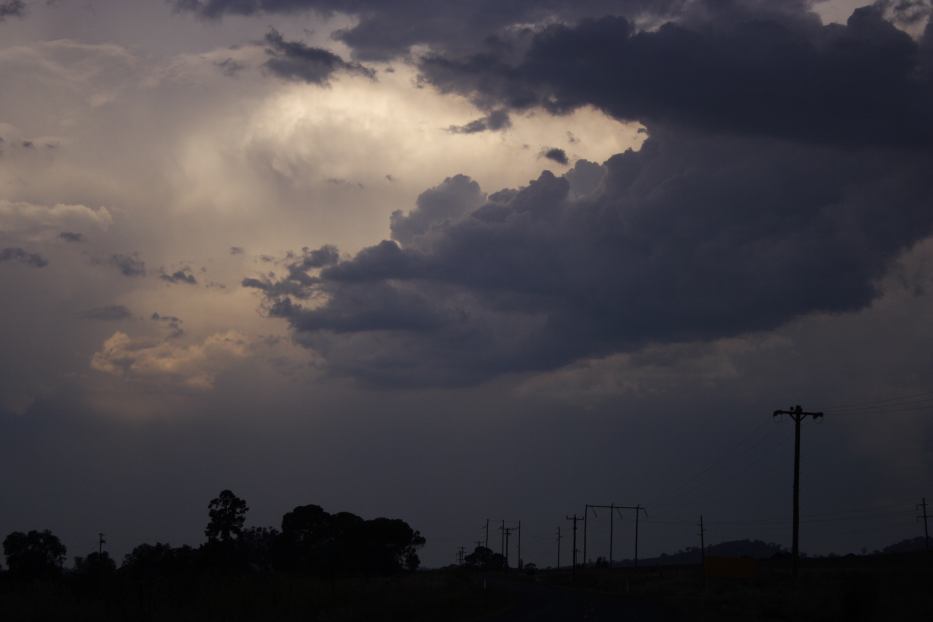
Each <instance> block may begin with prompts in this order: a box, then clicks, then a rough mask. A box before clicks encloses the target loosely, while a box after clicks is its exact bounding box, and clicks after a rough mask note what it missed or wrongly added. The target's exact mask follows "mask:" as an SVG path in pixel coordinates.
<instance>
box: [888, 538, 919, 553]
mask: <svg viewBox="0 0 933 622" xmlns="http://www.w3.org/2000/svg"><path fill="white" fill-rule="evenodd" d="M922 550H924V541H923V537H922V536H921V537H919V538H908V539H906V540H901V541H900V542H895V543H894V544H891V545H890V546H886V547H884V548H883V549H882V550H881V552H882V553H916V552H918V551H922Z"/></svg>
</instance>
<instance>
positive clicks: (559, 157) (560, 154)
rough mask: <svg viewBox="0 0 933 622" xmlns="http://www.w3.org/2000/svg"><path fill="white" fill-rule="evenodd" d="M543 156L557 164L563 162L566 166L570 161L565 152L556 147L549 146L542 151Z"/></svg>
mask: <svg viewBox="0 0 933 622" xmlns="http://www.w3.org/2000/svg"><path fill="white" fill-rule="evenodd" d="M544 157H545V158H547V159H548V160H553V161H554V162H557V163H558V164H563V165H564V166H567V164H569V163H570V160H568V159H567V152H566V151H564V150H563V149H560V148H558V147H551V148H550V149H548V150H546V151H545V152H544Z"/></svg>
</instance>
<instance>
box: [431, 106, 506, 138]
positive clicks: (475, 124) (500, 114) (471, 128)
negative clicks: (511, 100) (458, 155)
mask: <svg viewBox="0 0 933 622" xmlns="http://www.w3.org/2000/svg"><path fill="white" fill-rule="evenodd" d="M510 127H512V120H511V119H510V118H509V113H508V112H506V111H505V110H493V111H492V112H490V113H489V114H488V115H486V116H485V117H480V118H479V119H475V120H473V121H470V122H469V123H467V124H466V125H451V126H450V127H449V128H447V131H448V132H450V133H452V134H476V133H477V132H485V131H487V130H488V131H498V130H507V129H508V128H510Z"/></svg>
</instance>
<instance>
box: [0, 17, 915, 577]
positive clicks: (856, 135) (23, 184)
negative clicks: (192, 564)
mask: <svg viewBox="0 0 933 622" xmlns="http://www.w3.org/2000/svg"><path fill="white" fill-rule="evenodd" d="M930 10H931V9H930V2H928V1H896V2H895V1H893V0H892V1H885V0H881V1H879V2H876V3H874V4H871V3H867V2H852V1H849V2H842V1H839V2H819V3H813V2H809V1H807V0H784V1H775V0H652V1H649V0H575V1H571V0H545V1H541V0H510V1H503V0H461V1H458V2H434V1H431V0H398V1H392V2H387V1H384V0H351V1H338V0H245V1H244V0H173V1H162V0H57V1H56V0H47V1H46V0H33V1H29V0H24V1H19V0H0V85H2V88H0V292H2V298H0V300H2V303H0V344H2V348H0V535H3V534H6V533H8V532H10V531H12V530H17V529H18V530H26V529H42V528H49V529H52V530H53V531H54V532H56V533H57V534H58V535H59V536H61V537H62V539H63V540H64V542H65V544H66V545H67V546H68V547H69V555H83V554H86V553H87V552H89V551H90V550H92V549H93V548H94V546H95V545H96V541H97V540H96V538H97V532H98V531H103V532H105V533H107V534H108V541H109V546H110V548H111V551H112V552H113V553H114V554H115V555H116V556H117V557H120V558H121V557H122V555H123V554H124V553H126V552H127V551H128V550H129V549H130V548H131V547H132V546H134V545H135V544H138V543H140V542H144V541H148V542H154V541H167V542H171V543H173V544H183V543H189V544H198V543H199V542H201V541H202V539H203V527H204V525H205V524H206V518H207V512H206V507H207V503H208V501H209V500H210V499H211V498H212V497H213V496H215V495H216V493H217V492H219V491H220V490H221V489H222V488H230V489H232V490H233V491H234V492H236V493H237V494H238V495H240V496H242V497H244V498H245V499H246V500H247V501H248V502H249V504H250V506H251V511H250V514H249V516H248V522H249V523H251V524H254V525H275V526H278V523H279V521H280V518H281V515H282V514H283V513H284V512H286V511H289V510H290V509H292V508H293V507H294V506H296V505H301V504H307V503H315V504H319V505H322V506H323V507H324V508H325V509H327V510H330V511H337V510H348V511H352V512H355V513H358V514H360V515H362V516H364V517H367V518H370V517H374V516H379V515H388V516H393V517H401V518H404V519H406V520H408V521H409V522H410V523H411V524H412V525H413V526H414V527H415V528H417V529H419V530H421V532H422V533H423V534H424V535H425V537H426V538H427V541H428V544H427V546H426V548H425V550H424V551H423V555H422V557H423V559H424V561H425V562H426V563H427V564H429V565H440V564H446V563H449V562H451V561H453V560H454V559H455V556H456V549H457V547H458V546H459V545H461V544H462V545H465V546H472V544H473V543H474V542H475V541H476V540H478V539H480V538H481V537H482V534H481V531H480V527H481V526H482V525H483V524H484V521H485V519H486V518H487V517H488V518H491V519H493V520H494V521H497V520H499V519H502V518H506V519H510V520H515V519H521V520H522V523H523V526H524V531H523V534H522V546H523V557H524V558H525V561H526V562H530V561H533V562H536V563H538V564H543V565H546V564H550V563H552V562H553V559H554V556H555V543H554V538H553V536H554V533H555V531H556V528H557V527H558V525H561V527H562V529H564V530H567V529H568V528H569V525H568V523H567V522H566V521H565V520H564V517H565V516H566V515H568V514H572V513H574V512H577V513H582V511H583V505H584V504H585V503H593V504H602V503H609V502H615V503H621V504H625V505H634V504H641V505H643V506H646V507H647V508H648V513H649V514H648V518H647V519H646V520H645V523H644V525H643V527H642V529H641V533H642V542H641V547H640V553H641V554H642V555H643V556H644V555H653V554H658V553H661V552H665V551H667V552H673V551H676V550H677V549H679V548H682V547H686V546H694V545H696V537H695V533H696V528H695V526H694V524H693V523H694V522H695V521H696V520H697V518H698V516H699V514H701V513H702V514H703V515H704V517H705V520H706V523H707V527H708V530H709V534H708V536H707V542H717V541H721V540H730V539H738V538H758V539H763V540H767V541H773V542H778V543H780V544H784V545H788V546H789V539H790V502H791V475H792V459H793V424H792V423H791V422H790V421H789V420H780V419H773V418H772V417H771V413H772V411H773V410H774V409H778V408H787V407H789V406H791V405H793V404H797V403H799V404H802V405H803V406H804V407H805V408H807V409H810V410H823V411H826V413H827V416H826V417H825V418H824V419H823V420H820V421H809V420H808V421H806V422H805V424H804V433H803V475H802V480H803V484H802V506H803V507H802V513H803V515H804V525H803V529H802V536H801V548H802V550H804V551H806V552H811V553H827V552H831V551H834V552H840V553H842V552H850V551H859V550H861V549H862V548H863V547H866V548H868V549H874V548H878V547H881V546H884V545H886V544H890V543H892V542H894V541H897V540H900V539H903V538H907V537H913V536H915V535H918V534H919V531H918V528H919V527H918V524H917V523H916V522H915V517H914V513H913V506H914V504H915V503H918V502H919V501H920V498H921V497H922V496H924V495H925V496H928V497H933V423H931V419H930V416H929V412H930V408H931V407H933V383H931V378H933V354H931V353H933V323H931V321H930V318H931V314H933V238H931V235H933V175H931V174H930V172H931V170H933V26H928V25H927V23H928V17H929V14H930ZM631 518H632V516H631V515H630V514H628V515H625V516H624V518H623V521H624V522H623V524H622V526H621V527H618V525H617V532H616V533H617V534H618V533H622V534H623V535H621V536H619V538H620V544H619V545H618V546H617V548H616V557H617V558H621V557H630V556H631V555H632V553H633V551H632V546H631V533H630V532H631ZM593 520H594V522H593V523H592V529H593V531H592V536H593V543H592V544H591V546H590V552H591V553H592V555H594V556H595V555H597V554H605V551H602V550H600V547H601V546H602V547H604V546H605V542H604V541H605V540H606V538H607V534H608V522H607V520H606V517H605V516H604V515H602V514H600V515H599V517H595V518H594V519H593ZM618 529H622V530H624V531H622V532H619V531H618ZM493 540H494V542H496V543H498V539H497V536H495V534H493ZM565 544H566V541H565ZM513 555H514V551H513ZM564 556H565V558H564V559H569V546H568V547H567V548H565V549H564Z"/></svg>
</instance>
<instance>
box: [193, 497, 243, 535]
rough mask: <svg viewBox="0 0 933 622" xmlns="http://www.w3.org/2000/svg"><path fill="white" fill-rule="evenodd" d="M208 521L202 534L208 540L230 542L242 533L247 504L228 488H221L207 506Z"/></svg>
mask: <svg viewBox="0 0 933 622" xmlns="http://www.w3.org/2000/svg"><path fill="white" fill-rule="evenodd" d="M207 510H208V515H209V516H210V521H208V523H207V528H206V529H205V530H204V534H205V535H206V536H207V539H208V541H210V542H231V541H232V540H235V539H237V538H239V537H240V534H242V533H243V523H244V522H246V513H247V512H248V511H249V506H247V505H246V501H244V500H243V499H240V498H239V497H237V496H236V495H235V494H233V493H232V492H230V491H229V490H222V491H220V494H219V495H218V496H217V498H215V499H212V500H211V502H210V503H209V504H208V506H207Z"/></svg>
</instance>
